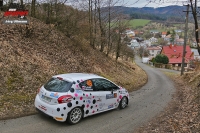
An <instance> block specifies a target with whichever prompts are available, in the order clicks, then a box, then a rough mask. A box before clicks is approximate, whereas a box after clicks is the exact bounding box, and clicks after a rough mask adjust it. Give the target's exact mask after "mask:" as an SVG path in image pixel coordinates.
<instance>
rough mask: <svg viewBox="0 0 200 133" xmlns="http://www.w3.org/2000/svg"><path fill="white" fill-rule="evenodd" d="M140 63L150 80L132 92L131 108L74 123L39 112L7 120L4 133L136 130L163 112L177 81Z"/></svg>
mask: <svg viewBox="0 0 200 133" xmlns="http://www.w3.org/2000/svg"><path fill="white" fill-rule="evenodd" d="M136 63H137V64H138V65H139V66H140V67H141V68H142V69H143V70H145V71H146V73H147V75H148V82H147V84H146V85H145V86H143V87H142V88H141V89H139V90H137V91H134V92H132V93H130V102H129V106H128V107H127V108H125V109H123V110H119V109H116V110H113V111H108V112H105V113H101V114H97V115H94V116H90V117H87V118H84V119H83V120H82V121H81V122H80V123H78V124H77V125H73V126H71V125H68V124H67V123H65V122H64V123H61V122H56V121H55V120H53V119H50V118H47V117H45V116H43V115H39V114H37V115H32V116H27V117H22V118H17V119H10V120H3V121H0V133H57V132H60V133H129V132H131V133H133V132H134V129H136V128H137V127H138V126H141V125H142V124H144V123H146V122H148V121H149V120H150V119H151V118H153V117H154V116H156V115H157V114H158V113H160V112H161V111H162V110H163V109H164V107H166V106H167V104H168V103H169V101H170V100H171V98H172V94H173V93H174V92H175V88H174V85H173V82H172V81H171V80H170V79H168V78H167V77H166V76H165V75H164V74H163V73H162V72H161V71H160V70H159V69H155V68H152V67H149V66H147V65H145V64H143V63H141V61H140V59H139V58H136ZM133 76H134V75H133ZM138 82H140V81H138Z"/></svg>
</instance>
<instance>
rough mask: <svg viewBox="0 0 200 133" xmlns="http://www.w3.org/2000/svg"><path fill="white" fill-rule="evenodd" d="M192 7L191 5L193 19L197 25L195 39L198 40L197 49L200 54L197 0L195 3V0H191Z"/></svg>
mask: <svg viewBox="0 0 200 133" xmlns="http://www.w3.org/2000/svg"><path fill="white" fill-rule="evenodd" d="M190 5H191V9H192V15H193V18H194V24H195V29H196V32H195V38H196V42H197V49H198V52H199V54H200V38H199V26H198V20H197V16H198V14H197V9H198V8H197V0H195V1H194V2H193V0H190Z"/></svg>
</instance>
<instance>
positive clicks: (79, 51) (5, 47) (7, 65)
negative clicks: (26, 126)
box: [0, 18, 147, 119]
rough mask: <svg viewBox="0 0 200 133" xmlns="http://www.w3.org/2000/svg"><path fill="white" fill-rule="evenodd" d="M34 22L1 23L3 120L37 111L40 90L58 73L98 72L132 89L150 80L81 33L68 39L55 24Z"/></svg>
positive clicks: (0, 101) (0, 99)
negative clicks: (105, 53)
mask: <svg viewBox="0 0 200 133" xmlns="http://www.w3.org/2000/svg"><path fill="white" fill-rule="evenodd" d="M29 19H30V18H29ZM30 22H31V23H30V25H29V26H26V25H3V24H0V79H1V80H0V119H5V118H8V117H16V116H21V115H27V114H31V113H35V109H34V106H33V103H34V97H35V95H36V93H37V89H38V88H39V87H40V86H41V85H42V84H43V83H44V82H45V81H46V80H48V79H49V78H50V77H51V76H52V75H55V74H60V73H70V72H88V73H96V74H99V75H102V76H104V77H106V78H108V79H110V80H113V81H115V82H116V83H118V84H119V85H122V86H124V87H126V88H127V89H128V90H129V91H132V90H134V89H137V88H138V87H139V86H141V85H143V84H144V83H146V80H147V77H146V74H145V72H144V71H142V70H141V69H140V68H139V67H138V66H136V65H135V64H134V63H131V62H125V61H119V62H117V63H116V62H115V61H114V60H113V59H112V58H109V57H106V56H105V55H104V54H102V53H100V52H99V51H98V50H93V49H91V48H90V46H89V45H88V42H87V41H86V40H83V39H81V40H80V39H78V38H79V37H78V36H76V37H73V38H66V37H65V36H64V35H63V34H62V33H60V32H58V31H57V30H55V29H54V27H53V26H51V25H46V24H43V23H42V22H40V21H38V20H35V19H30ZM78 40H80V41H78Z"/></svg>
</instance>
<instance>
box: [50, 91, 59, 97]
mask: <svg viewBox="0 0 200 133" xmlns="http://www.w3.org/2000/svg"><path fill="white" fill-rule="evenodd" d="M50 97H54V98H58V97H59V95H58V92H56V93H51V94H50Z"/></svg>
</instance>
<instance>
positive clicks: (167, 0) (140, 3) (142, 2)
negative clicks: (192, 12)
mask: <svg viewBox="0 0 200 133" xmlns="http://www.w3.org/2000/svg"><path fill="white" fill-rule="evenodd" d="M152 1H153V2H152ZM177 1H178V2H177ZM124 3H125V6H128V7H154V8H157V7H164V6H169V5H180V6H183V4H187V0H185V1H184V2H183V0H124Z"/></svg>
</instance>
